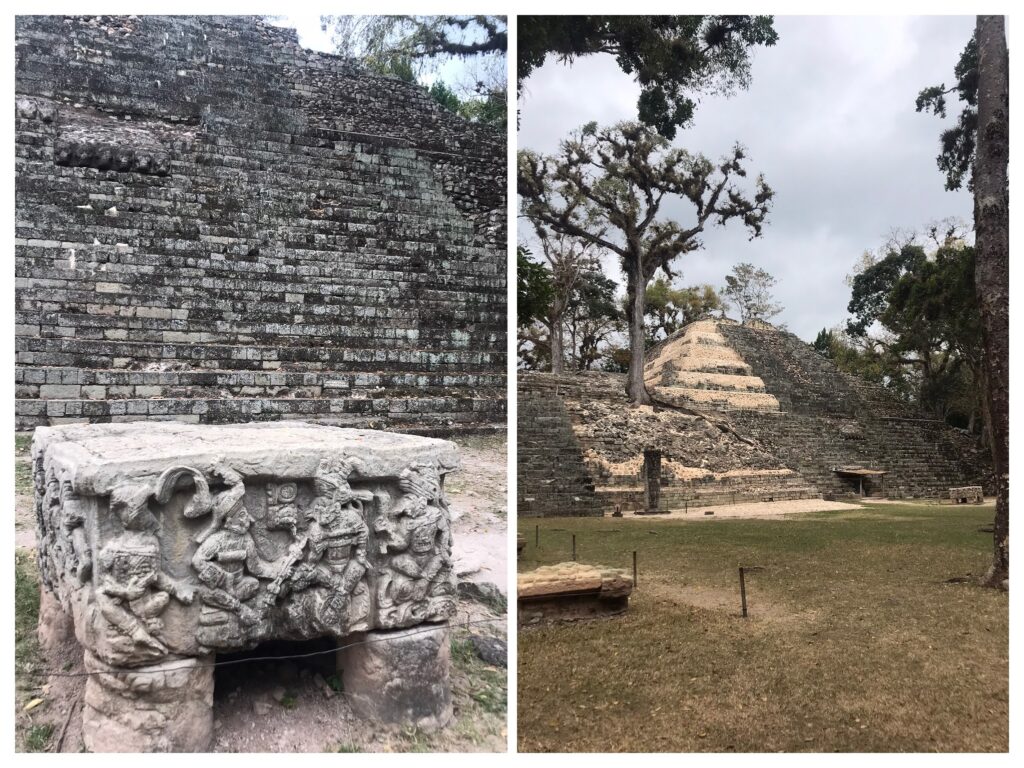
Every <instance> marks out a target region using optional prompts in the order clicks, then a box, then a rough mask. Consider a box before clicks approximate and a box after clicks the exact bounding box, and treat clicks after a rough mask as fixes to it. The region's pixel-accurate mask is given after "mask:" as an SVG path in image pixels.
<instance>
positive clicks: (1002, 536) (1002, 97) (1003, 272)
mask: <svg viewBox="0 0 1024 768" xmlns="http://www.w3.org/2000/svg"><path fill="white" fill-rule="evenodd" d="M975 39H976V41H977V46H978V134H977V142H976V149H975V159H974V228H975V233H976V235H975V237H976V239H975V248H976V251H977V254H976V257H975V267H974V284H975V288H976V290H977V294H978V306H979V309H980V310H981V327H982V337H983V338H984V342H985V380H986V383H987V395H988V397H987V401H988V414H989V433H990V434H991V437H992V461H993V465H994V468H995V474H996V483H997V490H998V495H997V496H996V516H995V525H994V526H993V531H994V537H995V546H994V552H993V558H992V566H991V567H990V568H989V571H988V573H987V574H986V576H985V581H986V583H987V584H989V585H990V586H998V587H1006V586H1008V584H1009V578H1010V192H1009V182H1008V177H1007V172H1008V165H1009V157H1010V84H1009V83H1010V72H1009V54H1008V52H1007V48H1006V28H1005V20H1004V18H1003V17H1002V16H978V21H977V26H976V28H975Z"/></svg>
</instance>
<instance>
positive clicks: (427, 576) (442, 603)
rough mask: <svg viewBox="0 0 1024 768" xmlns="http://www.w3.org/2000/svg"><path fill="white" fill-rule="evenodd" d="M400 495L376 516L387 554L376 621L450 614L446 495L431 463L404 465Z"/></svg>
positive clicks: (406, 620) (401, 623)
mask: <svg viewBox="0 0 1024 768" xmlns="http://www.w3.org/2000/svg"><path fill="white" fill-rule="evenodd" d="M398 486H399V488H400V489H401V491H402V496H401V498H399V500H398V501H397V502H396V503H395V505H394V506H393V507H392V508H391V509H390V510H388V511H387V512H386V513H385V514H384V515H382V516H381V517H380V518H378V519H377V522H376V525H375V528H376V531H377V533H378V534H380V535H381V541H380V547H381V549H380V551H381V553H382V554H385V555H390V556H389V557H388V558H387V560H386V563H385V565H384V568H383V572H382V575H381V578H380V581H379V582H378V593H377V594H378V598H377V599H378V607H379V611H380V622H381V625H382V626H405V625H407V624H408V623H410V622H411V621H426V620H429V619H431V618H435V617H442V616H447V615H450V614H451V613H452V611H453V609H454V605H455V597H454V594H455V588H454V584H453V581H452V539H451V528H450V527H449V524H448V519H449V515H448V500H447V498H446V497H445V495H444V490H443V489H442V485H441V477H440V474H439V473H438V470H437V467H436V465H432V464H428V463H425V462H424V463H418V464H414V465H412V466H410V467H407V468H406V469H404V470H403V471H402V473H401V475H400V476H399V479H398Z"/></svg>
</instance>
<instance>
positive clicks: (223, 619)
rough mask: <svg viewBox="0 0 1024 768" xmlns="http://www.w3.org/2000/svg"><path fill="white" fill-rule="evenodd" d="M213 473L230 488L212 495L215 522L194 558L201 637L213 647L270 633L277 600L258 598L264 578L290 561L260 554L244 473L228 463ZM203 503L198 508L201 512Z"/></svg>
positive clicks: (272, 576) (274, 575)
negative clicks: (272, 609) (268, 625)
mask: <svg viewBox="0 0 1024 768" xmlns="http://www.w3.org/2000/svg"><path fill="white" fill-rule="evenodd" d="M214 473H215V474H217V475H219V476H220V478H221V480H222V481H223V482H224V484H225V485H226V486H227V488H226V489H225V490H223V491H221V492H219V493H218V494H217V495H216V497H215V498H213V499H212V502H211V503H210V511H211V512H212V513H213V518H212V521H211V523H210V525H209V526H208V527H207V528H205V529H204V530H203V531H201V532H200V533H199V534H198V535H197V536H196V540H197V542H198V543H199V546H198V548H197V549H196V551H195V554H194V555H193V556H192V567H193V569H194V570H195V573H196V578H197V579H198V580H199V582H200V584H201V588H200V590H199V595H200V598H201V601H202V604H203V609H202V611H201V613H200V616H199V632H198V636H199V641H200V642H201V643H202V644H203V645H205V646H208V647H211V648H218V647H234V646H238V645H239V644H240V643H244V642H245V641H246V640H247V639H251V638H255V637H259V636H260V635H262V634H265V632H266V627H264V626H262V625H263V624H264V623H265V622H266V620H267V611H268V609H269V607H270V605H271V604H272V602H273V600H268V599H262V600H257V599H255V598H256V597H257V595H258V594H259V593H260V579H261V578H263V579H270V580H277V579H278V577H279V576H280V575H281V574H282V573H283V572H284V571H283V570H282V569H283V568H284V567H285V565H284V564H277V563H271V562H267V561H264V560H263V559H262V557H261V556H260V552H259V550H258V549H257V547H256V542H255V540H254V539H253V537H252V533H251V531H250V528H251V526H252V524H253V518H252V515H250V514H249V511H248V510H247V509H246V506H245V483H244V482H243V480H242V476H241V475H240V474H239V473H238V472H237V471H235V470H234V469H231V468H230V467H228V466H227V465H224V464H220V465H218V466H217V467H216V468H215V469H214ZM204 507H205V505H200V506H198V507H197V508H196V512H197V515H196V516H198V514H199V513H201V512H202V510H203V508H204ZM186 516H187V514H186Z"/></svg>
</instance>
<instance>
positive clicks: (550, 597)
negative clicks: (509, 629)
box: [517, 563, 633, 626]
mask: <svg viewBox="0 0 1024 768" xmlns="http://www.w3.org/2000/svg"><path fill="white" fill-rule="evenodd" d="M632 592H633V578H632V577H631V576H630V575H629V574H628V573H627V572H626V571H624V570H621V569H619V568H608V567H605V566H599V565H585V564H583V563H558V564H557V565H546V566H542V567H540V568H537V569H536V570H533V571H529V572H527V573H521V574H519V579H518V585H517V595H518V602H519V623H520V626H525V625H528V624H535V623H537V622H539V621H542V620H573V619H585V618H594V617H597V616H608V615H613V614H616V613H622V612H624V611H625V610H626V609H627V608H629V596H630V595H631V594H632Z"/></svg>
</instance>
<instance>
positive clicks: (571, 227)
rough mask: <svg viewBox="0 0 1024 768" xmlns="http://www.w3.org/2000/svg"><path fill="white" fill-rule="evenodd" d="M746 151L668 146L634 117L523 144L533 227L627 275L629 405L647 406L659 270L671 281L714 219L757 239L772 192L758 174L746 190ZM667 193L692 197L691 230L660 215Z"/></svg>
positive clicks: (521, 163)
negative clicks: (648, 306) (591, 249)
mask: <svg viewBox="0 0 1024 768" xmlns="http://www.w3.org/2000/svg"><path fill="white" fill-rule="evenodd" d="M745 159H746V154H745V151H744V149H743V148H742V147H741V146H740V145H738V144H737V145H736V146H735V147H734V148H733V151H732V153H731V154H730V155H728V156H727V157H725V158H723V159H722V160H721V161H720V162H719V163H717V164H716V163H713V162H711V161H710V160H709V159H708V158H706V157H705V156H703V155H699V154H698V155H692V154H690V153H689V152H687V151H685V150H683V149H678V148H673V147H671V146H670V145H669V142H668V141H667V140H666V139H665V138H664V137H662V136H659V135H658V134H657V133H655V132H654V131H652V130H650V129H649V128H647V127H646V126H644V125H641V124H639V123H620V124H618V125H615V126H612V127H610V128H598V127H597V125H596V124H594V123H590V124H588V125H585V126H583V128H581V129H580V130H578V131H575V132H573V133H572V134H570V136H569V138H567V139H566V140H564V141H563V142H562V143H561V145H560V148H559V151H558V153H556V154H555V155H552V156H542V155H538V154H537V153H535V152H532V151H530V150H522V151H520V152H519V157H518V174H517V175H518V191H519V195H520V197H521V206H522V212H523V215H525V216H526V217H527V218H528V219H529V220H530V221H531V222H532V223H533V224H534V226H535V227H537V229H538V230H539V231H550V232H557V233H560V234H565V235H570V236H572V237H576V238H579V239H580V240H582V241H585V242H589V243H592V244H593V245H595V246H597V247H599V248H603V249H606V250H608V251H611V252H612V253H615V254H617V255H618V256H619V258H620V260H621V263H622V269H623V272H624V273H625V275H626V297H627V302H628V306H629V314H628V317H627V324H628V328H629V349H630V364H629V373H628V377H627V386H626V392H627V394H628V395H629V397H630V399H631V400H632V401H633V402H634V403H646V404H649V403H650V402H651V400H650V396H649V395H648V393H647V388H646V387H645V386H644V378H643V363H644V311H645V297H646V290H647V284H648V283H650V282H651V280H652V279H653V278H654V275H655V273H656V272H657V271H658V270H662V271H663V272H664V273H665V275H666V276H667V277H668V278H669V279H671V278H672V271H671V267H672V262H673V261H675V259H676V258H677V257H678V256H680V255H682V254H685V253H690V252H692V251H695V250H697V249H699V248H700V247H701V240H700V235H701V233H703V232H704V230H705V227H707V226H708V225H710V224H719V225H725V224H726V223H727V222H729V221H731V220H733V219H735V220H738V221H740V222H742V223H743V225H744V226H745V227H746V228H747V230H748V231H749V232H750V237H751V239H753V238H755V237H758V236H760V235H761V231H762V228H763V226H764V223H765V220H766V218H767V216H768V210H769V207H770V205H771V200H772V194H773V193H772V190H771V188H770V187H769V186H768V185H767V183H766V182H765V180H764V178H763V177H761V176H758V177H757V180H756V181H755V182H754V184H753V185H752V186H753V190H752V191H744V190H743V189H741V187H740V186H739V185H738V181H740V180H742V179H743V178H744V177H746V175H747V172H746V169H745V168H744V167H743V161H744V160H745ZM666 199H670V200H671V199H678V200H682V201H685V202H688V203H689V204H690V205H691V206H692V208H693V217H692V220H691V221H689V222H688V224H689V226H685V227H684V226H682V225H680V223H679V222H677V221H674V220H669V219H668V218H666V217H662V216H660V214H661V208H662V205H663V204H664V203H665V201H666Z"/></svg>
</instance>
